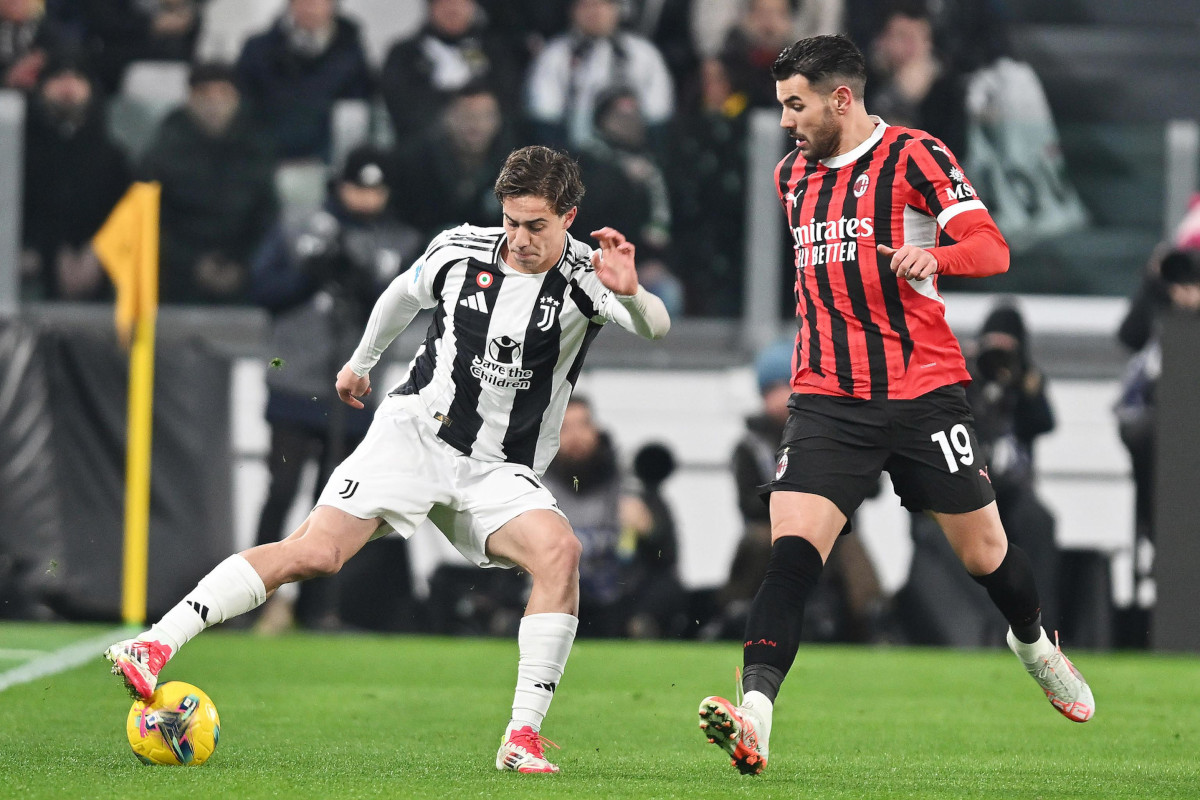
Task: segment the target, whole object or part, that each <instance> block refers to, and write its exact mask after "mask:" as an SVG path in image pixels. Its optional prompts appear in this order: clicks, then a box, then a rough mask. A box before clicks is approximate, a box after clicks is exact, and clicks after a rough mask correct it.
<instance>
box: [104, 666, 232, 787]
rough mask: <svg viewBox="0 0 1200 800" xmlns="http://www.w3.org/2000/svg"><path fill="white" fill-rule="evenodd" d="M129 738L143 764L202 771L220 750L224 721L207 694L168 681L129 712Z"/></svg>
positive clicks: (127, 732) (127, 724)
mask: <svg viewBox="0 0 1200 800" xmlns="http://www.w3.org/2000/svg"><path fill="white" fill-rule="evenodd" d="M125 735H126V736H128V737H129V746H130V747H132V748H133V754H134V755H135V756H137V757H138V759H140V760H141V762H142V763H143V764H162V765H164V766H181V765H182V766H189V767H198V766H200V765H201V764H203V763H204V762H205V761H207V760H208V757H209V756H211V755H212V753H213V750H216V749H217V738H218V737H219V736H220V735H221V719H220V718H219V717H218V716H217V707H216V706H214V705H213V701H212V700H209V699H208V695H206V694H205V693H204V692H202V691H200V690H199V689H197V688H196V687H195V686H192V685H191V684H190V683H184V682H182V681H168V682H167V683H164V684H162V685H161V686H159V687H158V689H156V690H155V692H154V696H153V697H151V698H150V699H149V700H141V699H139V700H137V701H136V702H135V703H134V704H133V708H131V709H129V718H128V719H126V720H125Z"/></svg>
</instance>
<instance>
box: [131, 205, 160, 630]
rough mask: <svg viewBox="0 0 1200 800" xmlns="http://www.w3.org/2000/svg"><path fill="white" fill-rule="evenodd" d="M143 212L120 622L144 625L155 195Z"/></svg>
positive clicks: (155, 313) (154, 304) (154, 299)
mask: <svg viewBox="0 0 1200 800" xmlns="http://www.w3.org/2000/svg"><path fill="white" fill-rule="evenodd" d="M149 190H150V191H151V193H152V197H150V198H148V199H147V201H146V202H145V205H144V206H143V214H144V216H143V217H142V228H141V231H140V233H141V243H140V244H141V247H140V248H139V250H140V256H141V257H140V258H139V259H138V277H139V279H140V280H139V281H138V284H139V289H140V291H139V295H140V298H139V299H140V301H141V302H140V303H139V305H140V306H141V308H140V313H139V314H138V317H137V325H136V328H135V329H134V336H133V346H132V348H131V349H130V352H129V413H128V421H127V426H128V429H129V433H128V436H127V442H126V451H125V559H124V569H123V571H122V575H123V578H122V582H123V586H122V591H121V617H122V619H123V620H124V621H125V623H126V624H129V625H140V624H142V623H143V622H145V621H146V584H147V581H148V579H149V563H150V444H151V438H152V437H151V434H152V432H153V429H154V327H155V323H156V322H157V320H158V207H159V197H160V193H161V189H160V187H159V186H158V185H157V184H154V185H153V186H152V187H150V188H149Z"/></svg>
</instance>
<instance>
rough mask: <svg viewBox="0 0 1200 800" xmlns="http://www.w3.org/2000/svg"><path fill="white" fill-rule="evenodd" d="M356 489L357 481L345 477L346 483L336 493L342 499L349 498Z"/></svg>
mask: <svg viewBox="0 0 1200 800" xmlns="http://www.w3.org/2000/svg"><path fill="white" fill-rule="evenodd" d="M357 491H358V481H352V480H350V479H349V478H346V485H345V486H343V487H342V490H341V491H340V492H338V495H339V496H340V497H341V498H342V499H343V500H349V499H350V498H351V497H354V493H355V492H357Z"/></svg>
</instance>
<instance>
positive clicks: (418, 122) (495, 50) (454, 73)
mask: <svg viewBox="0 0 1200 800" xmlns="http://www.w3.org/2000/svg"><path fill="white" fill-rule="evenodd" d="M481 81H486V82H487V84H488V85H489V86H491V87H492V89H493V91H494V92H495V93H496V94H497V96H498V97H499V98H500V105H501V107H502V108H507V109H512V108H516V107H517V103H518V100H519V96H520V95H519V85H520V73H519V72H518V71H517V67H516V65H515V63H514V60H513V58H512V56H511V55H510V53H509V51H508V44H507V42H505V41H504V39H503V38H502V37H501V36H500V35H499V34H496V33H493V32H491V31H490V30H489V29H488V27H487V17H486V16H485V15H484V14H483V12H482V11H481V9H480V8H479V5H478V3H476V2H475V0H429V19H428V21H427V22H426V23H425V26H424V27H423V28H421V30H420V31H418V32H417V34H416V36H414V37H413V38H411V39H407V40H405V41H401V42H397V43H396V44H395V45H394V46H393V47H392V49H391V51H390V52H389V53H388V57H387V61H386V63H384V65H383V72H382V74H381V75H380V78H379V91H380V94H382V95H383V100H384V103H386V104H387V110H388V114H389V115H390V116H391V118H392V126H393V128H394V129H395V132H396V138H397V139H399V140H400V141H401V142H403V141H404V140H406V139H409V140H411V139H416V138H417V137H419V136H420V135H422V134H424V133H426V132H428V131H430V130H433V129H436V128H437V127H438V126H439V124H440V123H441V120H442V111H443V110H444V109H445V107H446V106H447V105H448V104H449V102H450V100H451V98H453V97H454V94H455V92H457V91H459V90H460V89H462V88H463V87H464V86H467V85H468V84H473V83H479V82H481ZM464 221H465V220H464Z"/></svg>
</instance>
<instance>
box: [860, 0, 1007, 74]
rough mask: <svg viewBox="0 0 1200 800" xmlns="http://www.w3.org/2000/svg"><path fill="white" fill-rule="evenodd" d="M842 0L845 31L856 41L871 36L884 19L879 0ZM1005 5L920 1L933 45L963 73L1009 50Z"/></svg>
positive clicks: (987, 0)
mask: <svg viewBox="0 0 1200 800" xmlns="http://www.w3.org/2000/svg"><path fill="white" fill-rule="evenodd" d="M844 2H845V6H846V9H845V20H846V27H847V30H846V33H847V34H849V36H850V38H851V39H853V40H854V41H856V42H858V43H859V44H864V43H867V42H871V41H872V40H874V39H875V37H876V36H878V35H879V32H880V31H881V30H882V29H883V25H884V19H885V14H881V13H880V5H881V3H880V0H844ZM1008 5H1009V4H1006V3H1004V2H1003V1H1002V0H953V2H947V0H925V2H923V3H922V4H921V10H923V11H924V12H925V14H926V15H927V16H928V17H929V19H930V21H931V23H932V24H933V38H934V44H935V46H936V49H937V51H938V52H939V53H941V54H942V55H943V56H944V58H945V61H946V63H947V64H948V65H949V67H950V69H951V71H953V72H956V73H958V74H960V75H965V74H967V73H969V72H972V71H974V70H977V69H979V68H980V67H983V66H985V65H987V64H990V63H992V62H993V61H995V60H996V59H997V58H1000V57H1001V56H1003V55H1008V54H1009V53H1010V52H1011V47H1010V44H1009V40H1008V21H1009V16H1010V12H1009V10H1008ZM885 11H886V9H885Z"/></svg>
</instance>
